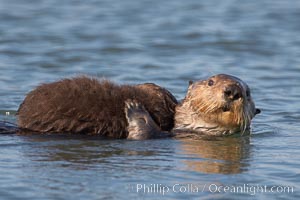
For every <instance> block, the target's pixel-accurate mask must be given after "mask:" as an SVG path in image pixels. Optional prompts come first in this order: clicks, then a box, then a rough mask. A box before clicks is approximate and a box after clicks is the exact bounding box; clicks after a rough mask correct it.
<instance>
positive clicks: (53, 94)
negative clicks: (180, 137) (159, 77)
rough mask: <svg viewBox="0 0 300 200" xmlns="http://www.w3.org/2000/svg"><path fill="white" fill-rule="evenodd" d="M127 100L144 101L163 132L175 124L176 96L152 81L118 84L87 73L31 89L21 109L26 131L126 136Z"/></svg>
mask: <svg viewBox="0 0 300 200" xmlns="http://www.w3.org/2000/svg"><path fill="white" fill-rule="evenodd" d="M127 99H134V100H136V101H138V102H141V103H142V104H143V106H144V107H145V109H147V110H148V111H149V114H150V116H151V117H152V118H153V120H154V121H155V122H156V124H157V125H158V126H159V127H160V128H161V129H162V130H163V131H170V130H171V129H172V128H173V126H174V113H175V107H176V105H177V101H176V99H175V98H174V97H173V95H172V94H171V93H170V92H169V91H167V90H166V89H164V88H162V87H159V86H157V85H155V84H152V83H146V84H141V85H134V86H131V85H122V86H120V85H117V84H114V83H112V82H110V81H107V80H100V81H99V80H98V79H96V78H89V77H86V76H81V77H76V78H71V79H63V80H61V81H58V82H54V83H49V84H43V85H41V86H39V87H37V88H36V89H35V90H33V91H31V92H30V93H29V94H28V95H27V96H26V98H25V100H24V101H23V103H22V104H21V105H20V108H19V110H18V126H19V127H20V128H21V129H22V130H29V131H34V132H42V133H46V132H47V133H79V134H91V135H102V136H107V137H111V138H126V137H127V136H128V131H127V129H126V127H127V126H128V124H127V121H126V117H125V113H124V107H125V101H126V100H127Z"/></svg>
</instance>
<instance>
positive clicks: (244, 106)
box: [174, 74, 260, 135]
mask: <svg viewBox="0 0 300 200" xmlns="http://www.w3.org/2000/svg"><path fill="white" fill-rule="evenodd" d="M258 113H260V110H259V109H256V108H255V104H254V102H253V100H252V97H251V93H250V89H249V87H248V85H247V84H246V83H245V82H243V81H242V80H240V79H239V78H237V77H234V76H230V75H226V74H219V75H215V76H212V77H210V78H208V79H207V80H203V81H197V82H195V83H192V82H190V85H189V88H188V92H187V95H186V97H185V99H184V100H183V102H182V103H181V104H179V105H178V106H177V108H176V114H175V128H174V130H175V131H184V132H196V133H204V134H208V135H229V134H233V133H237V132H241V133H244V132H245V131H246V130H247V129H249V127H250V123H251V120H252V118H253V117H254V116H255V115H256V114H258Z"/></svg>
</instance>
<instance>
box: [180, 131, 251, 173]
mask: <svg viewBox="0 0 300 200" xmlns="http://www.w3.org/2000/svg"><path fill="white" fill-rule="evenodd" d="M180 149H181V150H182V152H181V153H182V154H186V155H190V156H191V157H192V158H193V159H187V160H184V161H183V162H184V163H185V164H186V165H187V168H188V169H189V170H193V171H197V172H202V173H215V174H238V173H241V172H243V171H245V170H247V167H248V165H249V164H247V162H248V159H249V154H250V138H249V137H248V136H245V137H233V138H214V139H210V140H205V139H203V140H185V141H182V144H181V146H180ZM195 158H196V159H195ZM197 158H198V159H197Z"/></svg>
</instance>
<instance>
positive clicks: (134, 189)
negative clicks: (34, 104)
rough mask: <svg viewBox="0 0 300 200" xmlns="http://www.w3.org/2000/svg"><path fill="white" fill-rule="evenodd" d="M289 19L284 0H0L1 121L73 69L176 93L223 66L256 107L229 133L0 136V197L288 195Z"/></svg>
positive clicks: (297, 92)
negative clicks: (248, 122)
mask: <svg viewBox="0 0 300 200" xmlns="http://www.w3.org/2000/svg"><path fill="white" fill-rule="evenodd" d="M299 19H300V1H294V0H282V1H280V0H278V1H277V0H276V1H274V0H254V1H242V0H240V1H239V0H222V1H217V0H209V1H204V0H203V1H202V0H186V1H181V0H173V1H161V0H136V1H134V0H132V1H122V0H91V1H80V0H73V1H71V0H64V1H59V0H28V1H18V0H9V1H7V0H0V113H1V115H0V119H1V120H3V119H4V120H8V121H12V122H15V120H16V119H15V117H14V115H13V114H14V113H15V111H16V110H17V109H18V106H19V104H20V103H21V102H22V100H23V98H24V97H25V95H26V93H27V92H29V91H30V90H32V89H33V88H35V87H36V86H37V85H38V84H40V83H44V82H50V81H54V80H58V79H61V78H64V77H70V76H75V75H78V74H90V75H94V76H98V77H106V78H109V79H111V80H113V81H115V82H117V83H131V84H135V83H143V82H155V83H157V84H159V85H161V86H163V87H165V88H167V89H169V90H170V91H171V92H172V93H173V94H174V95H175V96H176V97H177V98H178V99H181V98H183V97H184V95H185V91H186V88H187V83H188V80H198V79H202V78H206V77H208V76H210V75H212V74H217V73H228V74H232V75H235V76H238V77H240V78H241V79H243V80H244V81H246V82H247V83H248V84H249V85H250V87H251V88H252V94H253V97H254V99H255V102H256V104H257V107H259V108H261V110H262V113H261V114H260V115H258V116H257V117H256V118H255V119H254V121H253V124H252V134H251V135H250V136H244V137H240V138H218V139H216V140H199V141H181V140H174V139H163V140H149V141H126V140H99V139H95V138H78V137H68V138H66V137H61V136H56V137H53V136H17V135H0V177H1V178H0V196H1V199H22V200H24V199H141V198H145V199H161V198H165V199H211V198H214V199H241V198H248V199H275V198H276V199H299V198H300V188H299V185H300V170H299V165H300V161H299V160H300V156H299V155H300V148H299V142H300V123H299V122H300V103H299V102H300V101H299V100H300V23H299ZM6 112H10V115H9V116H6V115H5V113H6ZM176 184H179V185H176ZM217 186H218V188H217ZM220 186H222V187H220ZM273 186H276V187H275V188H274V187H273ZM288 186H289V187H290V191H289V192H288V191H287V187H288ZM173 187H174V188H173ZM238 187H239V189H240V190H239V191H236V192H234V191H233V189H234V188H238ZM260 187H266V189H267V191H262V190H259V188H260ZM272 187H273V193H272V192H271V188H272ZM226 188H227V189H228V190H227V189H226ZM257 188H258V189H257ZM167 189H169V191H167ZM197 189H198V191H197ZM217 189H220V192H218V191H216V190H217ZM242 189H243V190H242ZM163 191H164V192H165V193H164V194H163Z"/></svg>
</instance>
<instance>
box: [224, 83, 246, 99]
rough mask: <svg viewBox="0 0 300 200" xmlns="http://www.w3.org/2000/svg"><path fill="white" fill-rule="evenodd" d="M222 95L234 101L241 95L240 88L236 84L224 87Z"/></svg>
mask: <svg viewBox="0 0 300 200" xmlns="http://www.w3.org/2000/svg"><path fill="white" fill-rule="evenodd" d="M224 96H225V97H226V98H228V99H230V100H232V101H235V100H237V99H239V98H240V97H242V90H241V88H240V87H239V86H238V85H230V86H227V87H226V88H225V90H224Z"/></svg>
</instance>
